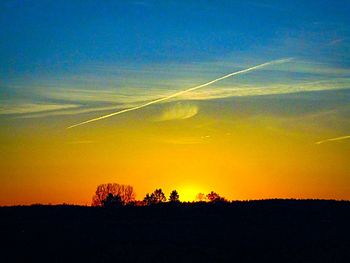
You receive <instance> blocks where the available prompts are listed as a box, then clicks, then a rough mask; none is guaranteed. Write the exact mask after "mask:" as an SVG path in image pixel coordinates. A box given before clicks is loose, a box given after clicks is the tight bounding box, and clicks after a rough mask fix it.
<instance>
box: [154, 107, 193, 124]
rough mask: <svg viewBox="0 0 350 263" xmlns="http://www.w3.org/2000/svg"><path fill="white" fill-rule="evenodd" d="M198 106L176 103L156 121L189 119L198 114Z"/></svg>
mask: <svg viewBox="0 0 350 263" xmlns="http://www.w3.org/2000/svg"><path fill="white" fill-rule="evenodd" d="M198 110H199V108H198V106H197V105H194V104H188V103H176V104H175V105H171V106H170V107H167V108H166V109H165V110H163V112H162V113H161V115H160V116H158V117H156V118H155V121H170V120H184V119H189V118H191V117H193V116H195V115H197V113H198Z"/></svg>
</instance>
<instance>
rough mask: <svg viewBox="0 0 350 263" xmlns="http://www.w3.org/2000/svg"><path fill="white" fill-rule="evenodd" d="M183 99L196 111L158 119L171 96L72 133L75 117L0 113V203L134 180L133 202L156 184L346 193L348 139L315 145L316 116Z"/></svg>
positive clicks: (232, 194) (86, 193)
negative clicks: (230, 109) (245, 110)
mask: <svg viewBox="0 0 350 263" xmlns="http://www.w3.org/2000/svg"><path fill="white" fill-rule="evenodd" d="M262 100H263V99H262ZM191 103H192V105H196V107H197V108H198V109H199V112H198V113H197V114H196V116H193V117H191V118H188V119H173V120H166V121H159V118H158V117H157V116H159V112H164V111H167V110H169V109H172V108H173V107H174V105H175V106H176V107H177V108H179V107H181V106H179V105H182V104H181V103H180V104H179V102H170V103H167V104H163V105H157V106H154V107H150V108H149V109H144V111H142V113H140V112H133V113H130V114H128V115H124V116H120V117H119V118H111V119H108V120H105V121H101V122H99V123H96V124H94V125H86V126H83V127H78V128H76V129H71V130H66V129H65V127H66V124H67V123H72V122H74V121H75V120H77V119H80V118H81V116H80V115H78V116H73V117H55V121H54V122H53V121H52V118H49V117H46V118H9V119H7V120H6V121H5V124H6V125H5V126H2V127H1V148H2V150H1V153H2V156H1V159H2V162H1V171H2V174H3V175H2V176H1V186H0V187H1V192H0V193H1V195H0V204H1V205H11V204H31V203H63V202H65V203H74V204H90V202H91V197H92V195H93V193H94V190H95V188H96V186H97V185H98V184H101V183H107V182H117V183H122V184H130V185H132V186H134V188H135V191H136V193H137V198H138V199H142V198H143V197H144V195H145V194H146V193H147V192H151V191H153V190H154V189H155V188H162V189H163V190H164V192H165V193H166V195H167V196H168V195H169V193H170V191H171V190H173V189H176V190H178V192H179V194H180V199H182V200H186V201H188V200H193V199H194V198H195V195H196V194H197V193H198V192H204V193H208V192H209V191H211V190H214V191H216V192H218V193H219V194H221V195H223V196H225V197H226V198H228V199H261V198H335V199H349V198H350V191H349V190H350V189H349V185H350V184H349V177H348V175H349V168H348V165H347V164H348V158H347V156H349V155H348V153H349V150H350V145H349V143H344V142H336V143H327V144H321V145H316V144H315V141H317V139H318V138H322V137H327V136H329V134H328V133H329V130H328V129H326V128H324V127H322V126H321V123H322V122H321V121H320V120H319V119H318V118H319V117H317V118H316V119H314V117H312V119H311V120H310V117H308V115H305V114H303V115H302V116H301V117H298V118H295V117H290V116H288V117H283V118H282V117H281V116H278V115H276V116H269V115H267V114H264V115H260V114H259V113H258V112H255V113H254V114H249V115H248V116H245V117H243V116H242V115H239V114H237V113H227V112H223V111H222V110H221V108H222V105H223V104H222V102H220V101H217V102H213V103H211V104H208V103H205V102H191ZM227 103H232V104H233V105H235V102H234V101H229V102H227ZM187 105H188V104H187ZM226 107H227V106H226ZM315 124H317V125H316V127H315ZM320 127H321V128H320Z"/></svg>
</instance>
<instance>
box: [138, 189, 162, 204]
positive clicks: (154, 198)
mask: <svg viewBox="0 0 350 263" xmlns="http://www.w3.org/2000/svg"><path fill="white" fill-rule="evenodd" d="M143 201H144V203H145V204H146V205H154V204H160V203H163V202H165V201H166V197H165V195H164V193H163V190H162V189H156V190H154V192H153V193H152V194H146V196H145V198H144V199H143Z"/></svg>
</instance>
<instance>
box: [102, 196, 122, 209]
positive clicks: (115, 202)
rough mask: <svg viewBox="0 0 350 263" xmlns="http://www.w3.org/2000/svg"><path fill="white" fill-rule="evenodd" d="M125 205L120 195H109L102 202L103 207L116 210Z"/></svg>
mask: <svg viewBox="0 0 350 263" xmlns="http://www.w3.org/2000/svg"><path fill="white" fill-rule="evenodd" d="M122 205H124V202H123V201H122V198H121V197H120V196H119V195H113V194H108V195H107V197H106V199H104V200H102V207H105V208H116V207H120V206H122Z"/></svg>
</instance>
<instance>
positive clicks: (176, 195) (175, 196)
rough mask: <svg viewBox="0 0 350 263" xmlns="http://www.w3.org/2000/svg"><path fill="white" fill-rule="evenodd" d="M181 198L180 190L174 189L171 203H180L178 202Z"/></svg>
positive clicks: (170, 199) (171, 194)
mask: <svg viewBox="0 0 350 263" xmlns="http://www.w3.org/2000/svg"><path fill="white" fill-rule="evenodd" d="M179 198H180V196H179V194H178V192H177V191H176V190H173V191H172V192H171V193H170V196H169V202H171V203H178V202H180V200H179Z"/></svg>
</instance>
